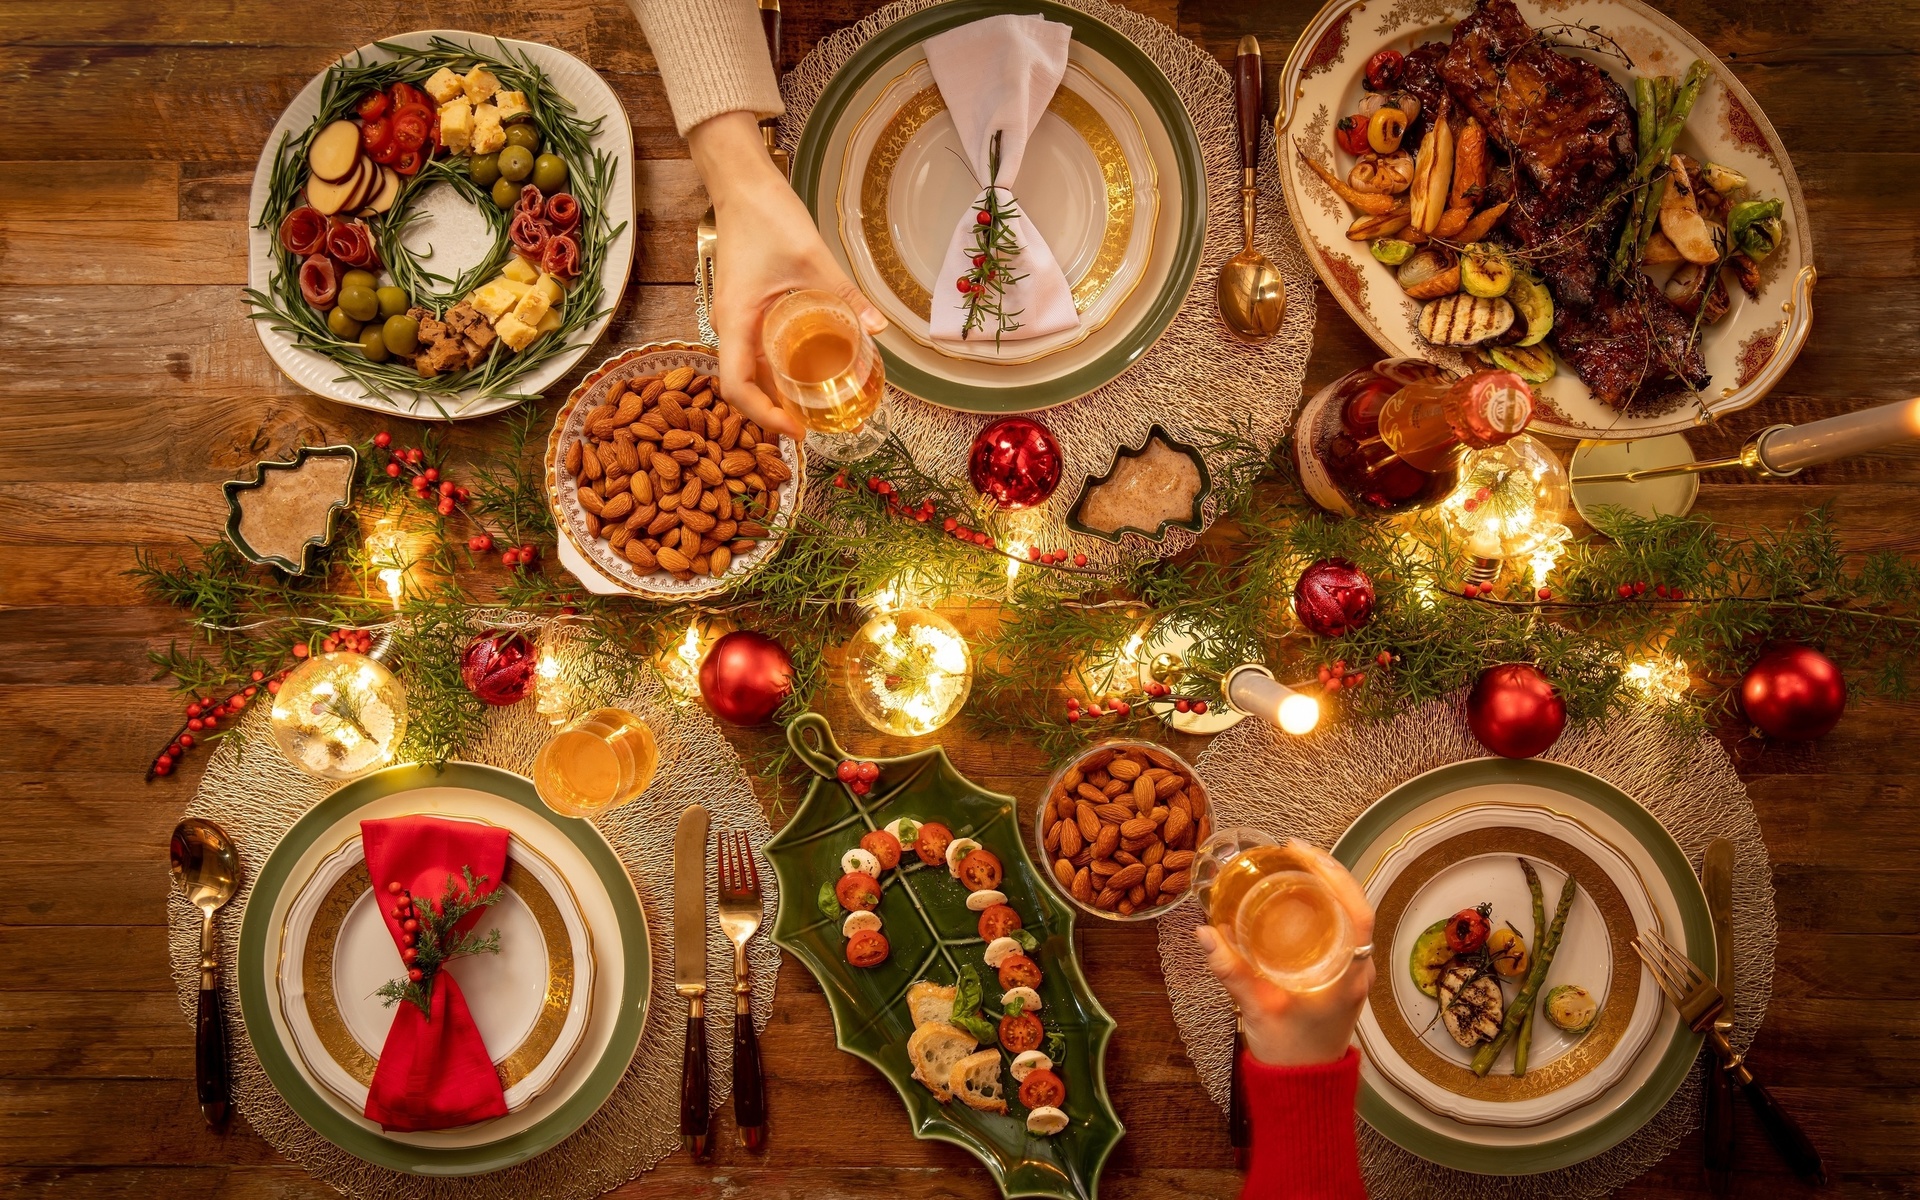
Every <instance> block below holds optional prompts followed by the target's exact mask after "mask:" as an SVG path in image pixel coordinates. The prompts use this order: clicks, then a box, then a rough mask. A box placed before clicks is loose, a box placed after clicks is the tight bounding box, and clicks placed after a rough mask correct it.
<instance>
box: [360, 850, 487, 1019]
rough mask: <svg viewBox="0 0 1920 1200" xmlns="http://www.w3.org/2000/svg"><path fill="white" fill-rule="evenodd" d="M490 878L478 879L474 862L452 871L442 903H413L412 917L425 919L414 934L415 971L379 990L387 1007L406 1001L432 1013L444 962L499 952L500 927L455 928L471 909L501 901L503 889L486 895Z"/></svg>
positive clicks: (389, 982)
mask: <svg viewBox="0 0 1920 1200" xmlns="http://www.w3.org/2000/svg"><path fill="white" fill-rule="evenodd" d="M486 883H487V877H486V876H485V875H482V876H480V878H478V879H475V878H474V877H473V868H472V867H462V868H460V878H457V879H456V878H455V877H453V876H452V875H449V876H447V886H446V890H445V891H444V892H442V893H441V895H440V900H439V902H438V903H437V904H430V905H422V904H415V905H414V906H413V914H414V915H413V919H414V920H416V921H418V922H419V923H420V929H419V931H418V932H417V933H416V934H415V935H414V946H413V962H412V964H411V968H412V970H411V971H409V973H408V974H407V976H406V977H405V978H401V979H389V980H388V981H387V982H385V983H383V984H381V985H380V987H379V988H378V990H377V991H376V992H375V993H374V994H375V995H377V996H379V997H380V998H381V999H382V1000H383V1001H385V1002H386V1006H387V1007H388V1008H392V1007H393V1006H394V1005H395V1004H398V1003H399V1002H400V1001H402V1000H405V1001H406V1002H407V1003H409V1004H411V1005H413V1006H414V1007H415V1008H417V1009H419V1010H420V1011H421V1012H422V1013H425V1014H427V1015H432V1007H431V1006H432V1002H433V981H434V978H435V977H436V976H438V975H439V974H440V968H441V967H444V966H446V965H447V964H448V963H450V962H452V961H453V960H454V959H456V958H465V957H466V956H468V955H470V954H498V953H500V931H499V930H498V929H490V930H488V931H487V933H486V934H485V936H482V935H480V934H477V933H456V932H455V926H457V925H459V924H460V922H461V921H463V920H465V919H466V918H467V915H468V914H469V913H472V912H475V911H477V910H479V909H482V908H490V907H492V906H493V905H494V904H496V903H497V902H498V901H499V899H500V889H499V888H495V889H494V890H492V891H491V892H487V893H486V894H484V895H482V894H481V892H480V889H481V888H482V887H484V886H486ZM412 971H418V972H419V973H420V978H418V979H415V978H413V975H412Z"/></svg>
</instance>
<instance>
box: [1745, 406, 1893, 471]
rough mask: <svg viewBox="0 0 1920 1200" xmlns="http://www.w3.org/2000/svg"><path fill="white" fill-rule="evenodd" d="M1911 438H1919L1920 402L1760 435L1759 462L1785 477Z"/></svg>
mask: <svg viewBox="0 0 1920 1200" xmlns="http://www.w3.org/2000/svg"><path fill="white" fill-rule="evenodd" d="M1911 438H1920V398H1916V399H1913V400H1901V401H1898V402H1896V403H1893V404H1882V405H1880V406H1879V407H1877V408H1863V409H1861V410H1859V411H1858V412H1850V413H1843V414H1841V415H1840V416H1837V417H1828V418H1827V419H1826V420H1824V421H1813V422H1811V423H1809V424H1806V425H1796V426H1792V427H1789V428H1785V429H1776V430H1774V431H1773V432H1771V433H1766V434H1762V435H1761V438H1760V462H1761V464H1762V465H1763V466H1765V467H1766V468H1767V470H1769V471H1776V472H1779V473H1781V474H1785V473H1787V472H1789V471H1798V470H1800V469H1801V468H1802V467H1811V466H1814V465H1815V464H1817V463H1823V462H1832V461H1833V460H1834V459H1836V458H1845V457H1846V456H1847V455H1849V454H1864V453H1866V452H1867V451H1869V450H1878V449H1879V448H1880V447H1882V446H1890V445H1892V444H1893V443H1895V442H1903V441H1907V440H1908V439H1911Z"/></svg>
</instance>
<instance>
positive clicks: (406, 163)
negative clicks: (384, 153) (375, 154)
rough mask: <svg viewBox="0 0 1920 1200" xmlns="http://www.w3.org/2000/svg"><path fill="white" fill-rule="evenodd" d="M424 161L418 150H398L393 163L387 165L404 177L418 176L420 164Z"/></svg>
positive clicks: (395, 152)
mask: <svg viewBox="0 0 1920 1200" xmlns="http://www.w3.org/2000/svg"><path fill="white" fill-rule="evenodd" d="M375 161H376V162H377V161H379V160H378V159H376V160H375ZM423 161H424V159H423V158H422V156H421V154H420V152H419V151H418V150H400V149H398V148H396V149H395V150H394V154H393V161H392V162H391V163H388V164H386V165H388V166H391V167H392V168H393V169H394V170H395V171H396V172H398V173H400V174H402V175H416V174H418V173H419V171H420V164H421V163H422V162H423Z"/></svg>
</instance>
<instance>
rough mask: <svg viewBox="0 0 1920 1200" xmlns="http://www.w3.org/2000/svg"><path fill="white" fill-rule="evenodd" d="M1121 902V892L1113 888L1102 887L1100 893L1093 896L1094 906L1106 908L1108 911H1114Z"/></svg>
mask: <svg viewBox="0 0 1920 1200" xmlns="http://www.w3.org/2000/svg"><path fill="white" fill-rule="evenodd" d="M1119 904H1120V893H1119V892H1116V891H1114V890H1113V889H1112V888H1102V889H1101V890H1100V894H1099V895H1098V896H1095V897H1094V898H1093V906H1094V907H1095V908H1101V909H1105V910H1106V911H1108V912H1112V911H1113V910H1114V909H1115V908H1116V907H1118V906H1119Z"/></svg>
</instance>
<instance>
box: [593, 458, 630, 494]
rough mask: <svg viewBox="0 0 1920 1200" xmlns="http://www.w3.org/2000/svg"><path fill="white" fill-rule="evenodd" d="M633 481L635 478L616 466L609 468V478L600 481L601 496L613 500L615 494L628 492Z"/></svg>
mask: <svg viewBox="0 0 1920 1200" xmlns="http://www.w3.org/2000/svg"><path fill="white" fill-rule="evenodd" d="M605 453H607V454H611V453H612V451H610V450H609V451H606V452H605ZM632 479H633V476H631V475H628V474H627V473H626V472H624V471H621V470H618V469H616V467H615V466H609V467H608V468H607V477H606V478H605V479H602V480H601V481H600V494H601V495H602V496H604V497H605V498H606V499H608V500H611V499H613V494H614V493H615V492H624V491H627V490H628V485H629V484H630V483H631V481H632Z"/></svg>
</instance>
